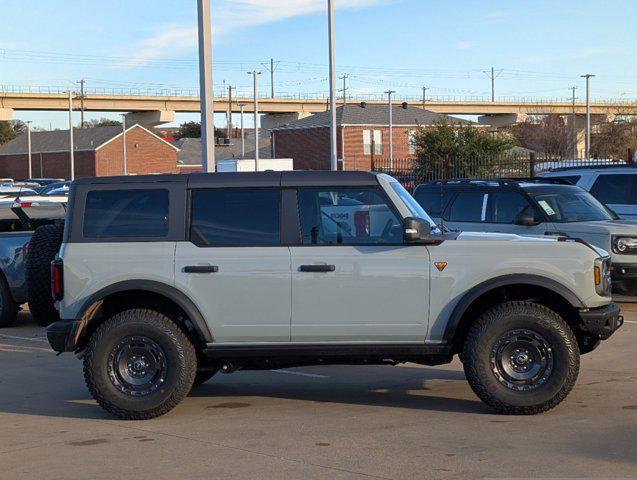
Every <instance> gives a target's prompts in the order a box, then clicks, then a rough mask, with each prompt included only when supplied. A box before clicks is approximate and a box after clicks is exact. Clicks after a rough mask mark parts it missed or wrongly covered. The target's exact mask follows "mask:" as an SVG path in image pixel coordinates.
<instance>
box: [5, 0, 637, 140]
mask: <svg viewBox="0 0 637 480" xmlns="http://www.w3.org/2000/svg"><path fill="white" fill-rule="evenodd" d="M212 4H213V27H214V32H215V36H214V61H215V69H214V81H215V85H216V88H217V89H220V88H222V87H223V85H224V81H225V82H226V83H225V84H226V85H227V84H231V85H233V86H236V87H237V88H238V89H239V91H244V92H246V93H247V92H249V91H250V89H251V83H250V82H251V79H250V77H249V76H248V75H247V74H246V72H247V71H248V70H252V69H254V68H258V69H261V70H263V72H264V75H263V76H262V77H261V79H260V82H261V87H262V88H261V90H262V91H263V92H266V91H268V90H269V76H268V72H267V69H266V66H263V65H261V64H262V63H267V62H269V59H270V58H274V59H275V60H277V61H278V62H280V63H278V64H277V67H276V72H275V87H276V90H277V91H278V92H292V93H299V92H303V93H312V94H323V93H325V92H326V91H327V88H328V83H327V65H326V64H327V26H326V16H325V4H326V1H325V0H212ZM2 6H3V18H2V28H0V85H25V86H26V85H56V86H61V87H63V88H68V87H72V82H75V81H76V80H79V79H80V78H85V79H86V83H87V86H88V88H91V87H105V88H123V89H127V88H136V89H149V90H155V89H186V90H189V89H192V90H194V91H196V89H197V78H198V74H197V52H196V2H195V0H177V1H175V0H171V1H168V0H153V1H152V2H151V1H142V0H126V1H125V0H110V1H108V2H98V1H95V0H93V1H86V0H65V1H64V2H59V1H55V2H54V1H52V0H3V2H2ZM336 7H337V12H336V63H337V67H338V71H339V72H338V73H339V75H340V74H342V73H348V74H349V79H348V87H349V88H350V90H349V93H350V94H355V95H356V94H358V95H377V94H382V92H383V91H384V90H387V89H390V88H391V89H392V90H396V91H397V92H398V94H397V96H398V97H400V96H407V95H410V96H417V95H420V94H421V86H423V85H426V86H427V87H429V90H428V95H431V96H453V97H460V96H488V95H490V80H489V78H488V77H487V75H486V74H485V73H484V71H485V70H489V69H490V68H491V66H494V67H495V68H496V74H498V78H497V80H496V94H497V95H498V96H521V97H557V98H567V97H570V90H569V87H571V86H573V85H577V86H578V87H579V91H578V95H580V96H581V95H583V86H584V83H583V80H582V79H581V78H579V75H581V74H583V73H594V74H596V75H597V77H596V78H595V79H593V83H592V93H593V96H594V97H597V98H602V97H604V98H607V97H616V98H623V99H627V100H628V99H637V84H636V82H637V65H636V64H635V62H634V60H633V59H634V58H635V40H634V35H635V34H634V32H635V26H634V25H635V18H637V2H636V1H634V0H623V1H620V0H616V1H613V0H610V1H604V2H600V1H599V0H597V1H589V0H577V1H575V0H561V1H554V0H553V1H542V0H536V1H521V0H520V1H513V0H508V1H497V0H494V1H487V0H484V1H478V0H455V1H448V0H446V1H445V0H336ZM339 88H340V87H339ZM97 116H104V115H99V114H98V115H97ZM111 116H112V115H111ZM16 117H17V118H23V119H26V118H29V119H33V120H35V122H36V124H38V125H40V126H43V127H46V128H48V126H49V124H51V125H53V126H54V127H56V126H64V123H65V117H64V114H63V113H56V112H42V113H35V112H34V113H26V112H17V113H16ZM89 118H91V117H90V116H89ZM191 118H195V117H194V116H192V115H181V116H179V118H178V121H183V120H185V119H191Z"/></svg>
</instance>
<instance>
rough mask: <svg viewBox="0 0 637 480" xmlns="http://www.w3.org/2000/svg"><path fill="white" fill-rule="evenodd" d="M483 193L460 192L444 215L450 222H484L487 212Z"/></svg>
mask: <svg viewBox="0 0 637 480" xmlns="http://www.w3.org/2000/svg"><path fill="white" fill-rule="evenodd" d="M487 197H488V195H487V194H486V193H484V192H460V193H459V194H458V195H457V196H456V198H455V199H454V200H453V203H452V204H451V206H450V207H449V208H448V209H447V211H446V213H445V220H449V221H450V222H484V221H485V217H486V210H487Z"/></svg>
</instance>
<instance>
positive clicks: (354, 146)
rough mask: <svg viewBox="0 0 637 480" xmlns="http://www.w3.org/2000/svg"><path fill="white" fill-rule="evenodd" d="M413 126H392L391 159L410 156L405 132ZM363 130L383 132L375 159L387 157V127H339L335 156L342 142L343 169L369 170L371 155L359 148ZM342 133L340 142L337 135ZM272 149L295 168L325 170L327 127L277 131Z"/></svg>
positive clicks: (340, 151) (413, 128) (328, 136)
mask: <svg viewBox="0 0 637 480" xmlns="http://www.w3.org/2000/svg"><path fill="white" fill-rule="evenodd" d="M415 129H416V127H394V128H393V137H394V138H393V143H394V158H411V157H413V155H412V154H410V153H409V131H410V130H415ZM363 130H380V131H382V135H383V151H382V153H380V154H378V155H376V158H379V159H380V158H388V157H389V128H388V127H364V126H360V127H339V129H338V156H339V158H343V152H342V146H343V145H344V147H345V148H344V150H345V156H344V167H343V168H344V169H345V170H367V171H369V170H371V168H372V156H371V155H365V154H364V149H363ZM342 136H344V144H343V143H342V141H341V137H342ZM273 139H274V149H275V155H276V156H277V158H292V159H294V169H295V170H301V169H303V170H329V167H330V164H329V158H330V143H329V142H330V130H329V128H327V127H321V128H311V129H299V130H277V131H274V132H273Z"/></svg>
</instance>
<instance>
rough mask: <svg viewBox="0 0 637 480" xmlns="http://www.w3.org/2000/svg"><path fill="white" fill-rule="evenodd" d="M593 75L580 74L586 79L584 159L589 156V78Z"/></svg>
mask: <svg viewBox="0 0 637 480" xmlns="http://www.w3.org/2000/svg"><path fill="white" fill-rule="evenodd" d="M594 76H595V75H591V74H590V73H587V74H586V75H582V78H585V79H586V153H585V158H586V160H588V159H590V158H591V103H590V80H591V78H592V77H594Z"/></svg>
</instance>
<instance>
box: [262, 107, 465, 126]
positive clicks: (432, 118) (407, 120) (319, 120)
mask: <svg viewBox="0 0 637 480" xmlns="http://www.w3.org/2000/svg"><path fill="white" fill-rule="evenodd" d="M363 105H364V106H363ZM392 117H393V124H394V125H397V126H398V125H401V126H418V125H421V126H424V125H430V124H432V123H436V122H441V121H443V122H447V123H449V124H465V125H470V124H473V123H474V122H469V121H467V120H462V119H460V118H456V117H451V116H449V115H444V114H441V113H434V112H430V111H429V110H423V109H422V108H418V107H407V108H403V107H402V105H400V104H399V105H393V108H392ZM388 118H389V108H388V107H387V105H378V104H369V103H368V104H362V103H352V104H347V105H341V106H340V107H337V108H336V124H337V126H344V125H387V124H388V122H389V120H388ZM329 122H330V112H329V111H325V112H320V113H315V114H313V115H310V116H309V117H305V118H302V119H300V120H295V121H294V122H290V123H287V124H285V125H281V126H278V127H274V128H272V129H271V130H273V131H276V130H293V129H304V128H318V127H327V126H329Z"/></svg>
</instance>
